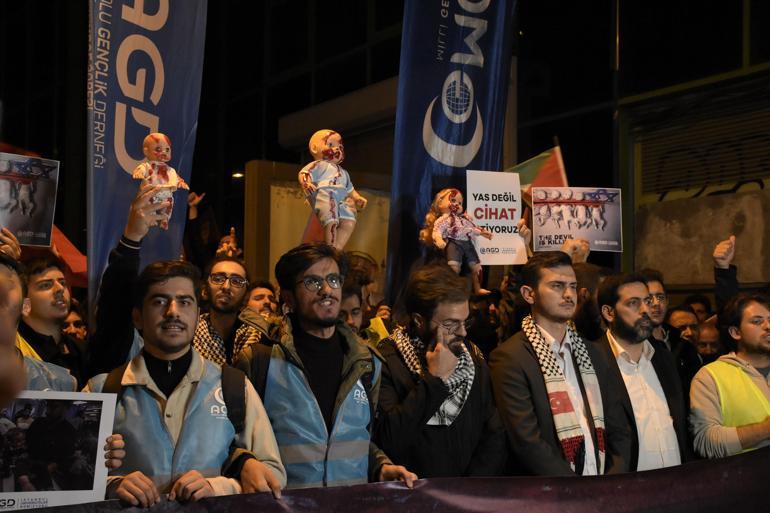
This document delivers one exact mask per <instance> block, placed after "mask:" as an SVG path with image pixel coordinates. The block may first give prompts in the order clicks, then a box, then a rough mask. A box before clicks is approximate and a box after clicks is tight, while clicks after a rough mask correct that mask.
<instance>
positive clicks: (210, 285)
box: [193, 256, 262, 365]
mask: <svg viewBox="0 0 770 513" xmlns="http://www.w3.org/2000/svg"><path fill="white" fill-rule="evenodd" d="M204 275H205V276H206V283H205V285H204V286H203V299H205V300H207V301H208V303H209V311H208V313H203V314H201V316H200V319H198V327H197V328H196V330H195V338H194V339H193V347H195V349H196V350H197V351H198V352H199V353H200V354H201V355H203V357H204V358H208V359H209V360H211V361H212V362H214V363H216V364H218V365H224V364H225V363H232V362H233V360H234V359H235V357H236V356H238V354H239V353H240V352H241V351H242V350H243V348H244V347H246V346H247V345H249V344H256V343H259V341H260V340H261V338H262V332H261V331H260V330H258V329H257V328H256V327H254V326H253V325H252V324H250V323H245V322H243V320H242V319H240V318H239V317H238V314H240V312H241V308H242V307H243V303H244V298H245V297H246V291H247V287H248V285H249V279H248V276H247V273H246V265H245V264H244V263H243V261H242V260H240V259H238V258H234V257H230V256H220V257H216V258H215V259H214V260H212V261H211V263H209V265H208V266H207V268H206V272H205V273H204Z"/></svg>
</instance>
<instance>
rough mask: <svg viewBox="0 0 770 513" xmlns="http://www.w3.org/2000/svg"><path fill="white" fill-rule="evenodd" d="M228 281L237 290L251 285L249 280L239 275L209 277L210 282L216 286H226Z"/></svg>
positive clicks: (217, 274) (218, 274) (222, 274)
mask: <svg viewBox="0 0 770 513" xmlns="http://www.w3.org/2000/svg"><path fill="white" fill-rule="evenodd" d="M228 280H229V281H230V286H232V287H233V288H236V289H242V288H244V287H245V286H247V285H248V284H249V280H247V279H246V278H244V277H243V276H238V275H237V274H231V275H230V276H228V275H226V274H225V273H214V274H210V275H209V281H210V282H211V283H213V284H214V285H224V283H225V282H226V281H228Z"/></svg>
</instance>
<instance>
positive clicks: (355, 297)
mask: <svg viewBox="0 0 770 513" xmlns="http://www.w3.org/2000/svg"><path fill="white" fill-rule="evenodd" d="M341 298H342V301H341V302H340V320H341V321H342V322H344V323H345V325H346V326H347V327H348V328H349V329H350V331H352V332H353V333H355V334H356V335H359V334H360V333H359V332H360V331H361V324H362V323H363V321H364V311H363V305H362V303H363V301H362V300H361V287H359V286H358V284H356V283H353V284H350V285H348V284H345V286H344V287H342V296H341ZM362 338H363V337H362ZM374 345H376V343H375V344H374Z"/></svg>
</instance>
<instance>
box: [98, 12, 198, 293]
mask: <svg viewBox="0 0 770 513" xmlns="http://www.w3.org/2000/svg"><path fill="white" fill-rule="evenodd" d="M206 7H207V0H184V1H171V0H91V1H90V13H89V14H90V26H89V34H88V36H89V62H88V85H87V88H88V90H87V99H88V115H89V128H88V132H89V134H88V141H89V148H88V150H89V160H90V163H89V169H88V280H89V297H90V299H91V300H92V301H91V304H92V305H93V304H94V302H93V299H94V298H95V294H96V290H97V287H98V285H99V280H100V278H101V275H102V272H103V271H104V269H105V267H106V265H107V257H108V255H109V252H110V250H111V249H112V248H113V247H114V246H115V244H116V243H117V242H118V239H119V238H120V236H121V234H122V232H123V228H124V227H125V225H126V219H127V215H128V209H129V206H130V204H131V201H132V199H133V198H134V196H135V195H136V192H137V190H138V188H139V180H134V179H132V177H131V174H132V172H133V170H134V168H135V167H136V166H137V165H138V164H139V163H140V162H141V161H142V159H143V158H144V156H143V154H142V142H143V140H144V138H145V136H147V135H148V134H150V133H152V132H162V133H164V134H166V135H167V136H168V137H169V139H170V141H171V148H172V150H171V160H170V161H169V162H168V164H169V165H170V166H171V167H173V168H175V169H176V171H177V173H178V174H179V176H181V177H182V178H183V179H184V180H185V181H187V182H189V181H190V173H191V171H192V157H193V150H194V148H195V133H196V130H197V126H198V105H199V100H200V90H201V76H202V73H203V50H204V41H205V35H206ZM175 196H176V198H175V204H174V210H173V213H172V215H171V222H170V225H169V228H168V230H167V231H164V230H160V229H158V228H153V229H152V230H151V231H150V233H149V234H148V236H147V237H146V238H145V240H144V243H143V249H142V260H143V262H142V263H143V264H146V263H148V262H152V261H154V260H158V259H168V258H177V257H179V255H180V253H181V248H182V234H183V231H184V223H185V216H186V209H187V202H186V197H187V196H186V192H185V191H179V192H177V193H176V194H175Z"/></svg>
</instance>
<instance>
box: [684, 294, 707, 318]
mask: <svg viewBox="0 0 770 513" xmlns="http://www.w3.org/2000/svg"><path fill="white" fill-rule="evenodd" d="M682 303H683V304H685V305H689V306H692V305H695V304H699V305H703V306H705V307H706V313H707V314H709V315H711V311H712V310H711V300H710V299H709V298H708V296H707V295H705V294H690V295H689V296H687V297H686V298H684V301H682Z"/></svg>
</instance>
